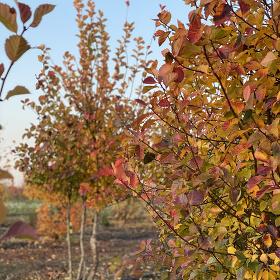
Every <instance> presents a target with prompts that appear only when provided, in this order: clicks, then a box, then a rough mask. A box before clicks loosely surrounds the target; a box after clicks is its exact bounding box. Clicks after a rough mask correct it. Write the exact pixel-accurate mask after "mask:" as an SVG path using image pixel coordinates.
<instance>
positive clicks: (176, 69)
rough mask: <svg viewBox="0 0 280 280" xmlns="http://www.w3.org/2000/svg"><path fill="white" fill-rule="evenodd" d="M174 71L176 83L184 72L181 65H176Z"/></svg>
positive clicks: (181, 78) (181, 79)
mask: <svg viewBox="0 0 280 280" xmlns="http://www.w3.org/2000/svg"><path fill="white" fill-rule="evenodd" d="M174 72H175V73H176V74H177V79H176V80H175V82H176V83H181V82H182V81H183V80H184V77H185V74H184V71H183V69H182V68H181V67H177V68H175V69H174Z"/></svg>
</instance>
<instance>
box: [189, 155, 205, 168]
mask: <svg viewBox="0 0 280 280" xmlns="http://www.w3.org/2000/svg"><path fill="white" fill-rule="evenodd" d="M202 165H203V159H202V158H201V157H199V156H195V157H193V158H192V159H191V160H190V167H191V168H193V169H197V168H201V167H202Z"/></svg>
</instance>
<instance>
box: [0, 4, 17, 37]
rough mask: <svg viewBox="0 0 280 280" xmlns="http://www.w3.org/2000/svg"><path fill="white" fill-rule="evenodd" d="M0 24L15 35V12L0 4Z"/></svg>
mask: <svg viewBox="0 0 280 280" xmlns="http://www.w3.org/2000/svg"><path fill="white" fill-rule="evenodd" d="M0 22H2V23H3V24H4V25H5V26H6V27H7V28H8V29H9V30H11V31H12V32H15V33H16V32H17V29H18V27H17V13H16V10H15V9H14V8H12V7H10V6H9V5H7V4H3V3H0Z"/></svg>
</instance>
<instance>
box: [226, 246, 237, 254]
mask: <svg viewBox="0 0 280 280" xmlns="http://www.w3.org/2000/svg"><path fill="white" fill-rule="evenodd" d="M227 251H228V253H229V254H235V252H236V249H235V248H234V247H233V246H230V247H228V249H227Z"/></svg>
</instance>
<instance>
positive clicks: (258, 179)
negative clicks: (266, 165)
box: [247, 176, 263, 190]
mask: <svg viewBox="0 0 280 280" xmlns="http://www.w3.org/2000/svg"><path fill="white" fill-rule="evenodd" d="M262 180H263V176H253V177H251V178H250V179H249V181H248V183H247V187H248V189H249V190H250V189H252V188H253V187H254V186H256V185H257V184H259V183H260V182H261V181H262Z"/></svg>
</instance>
